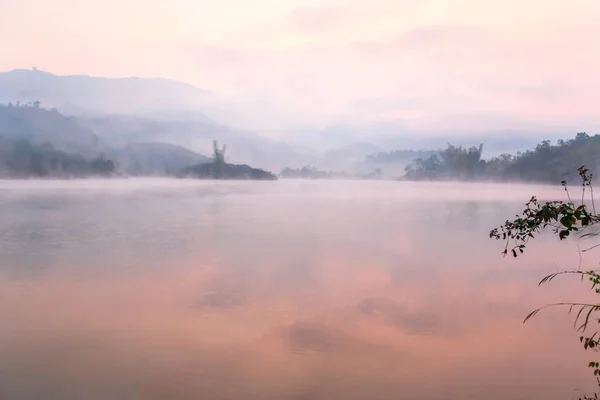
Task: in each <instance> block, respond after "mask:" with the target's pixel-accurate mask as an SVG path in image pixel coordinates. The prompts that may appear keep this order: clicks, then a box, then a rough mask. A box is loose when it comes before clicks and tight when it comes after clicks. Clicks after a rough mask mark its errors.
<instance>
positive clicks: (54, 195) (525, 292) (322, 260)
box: [0, 181, 593, 399]
mask: <svg viewBox="0 0 600 400" xmlns="http://www.w3.org/2000/svg"><path fill="white" fill-rule="evenodd" d="M77 184H78V183H56V184H55V185H64V187H63V188H58V189H56V188H55V189H51V188H46V189H44V190H39V191H36V190H32V189H28V188H31V187H33V185H35V183H33V182H32V183H21V184H20V185H21V187H19V184H17V183H11V185H13V187H12V188H11V189H4V190H2V191H1V192H0V213H1V214H2V215H3V224H2V225H1V226H0V238H1V243H0V256H1V261H2V267H1V268H2V273H1V275H0V276H2V279H1V280H0V320H1V321H3V324H2V326H0V354H2V357H0V398H19V399H65V398H66V399H80V398H86V399H89V398H91V399H94V398H98V399H105V398H111V399H136V398H143V399H147V398H149V399H154V398H156V399H163V398H164V399H166V398H182V399H187V398H190V399H193V398H198V396H199V394H202V396H205V398H223V399H229V398H240V399H253V398H256V399H269V398H273V399H281V398H289V399H338V398H339V399H364V398H370V399H398V398H407V399H412V398H426V399H437V398H440V399H442V398H443V399H464V398H471V397H473V398H492V399H494V398H497V399H525V398H532V396H534V397H544V398H548V399H554V398H556V399H558V398H561V399H562V398H565V397H572V394H573V389H574V388H576V387H585V385H587V384H591V383H593V382H591V381H592V380H593V379H591V377H590V376H588V375H589V374H588V373H587V372H588V371H587V369H586V361H589V360H588V358H589V356H590V355H589V354H587V355H586V354H584V353H583V352H582V351H581V349H580V348H579V343H578V341H577V335H576V333H574V332H573V331H572V330H571V327H570V325H569V322H570V319H569V317H568V316H567V315H565V313H562V312H552V311H550V312H548V313H546V314H544V316H543V317H540V318H539V319H537V320H535V321H533V322H532V323H529V324H527V325H523V324H522V323H521V321H522V318H523V316H524V315H526V314H527V313H528V311H530V310H531V309H532V308H534V307H536V306H538V305H541V304H543V303H544V302H547V301H554V300H576V299H575V298H574V297H573V296H574V295H575V294H578V293H577V292H576V291H574V290H576V289H577V288H578V286H576V285H577V283H576V282H575V283H574V282H570V281H568V280H567V281H563V282H561V283H556V284H553V285H554V286H552V287H550V288H537V287H536V286H535V285H536V283H537V281H538V280H539V279H540V278H541V277H542V276H543V274H544V273H548V272H552V271H553V269H555V267H554V266H553V265H552V262H556V263H557V264H560V265H561V266H565V267H568V266H570V264H573V263H575V264H576V263H577V262H578V256H577V253H576V251H571V250H573V249H575V250H576V248H575V247H574V245H573V244H568V243H566V244H562V245H561V246H563V247H561V246H554V245H551V244H550V243H554V242H547V241H544V240H543V241H541V242H539V243H536V244H535V245H533V246H532V248H531V249H530V252H529V253H528V254H527V257H526V258H524V259H522V260H519V261H515V260H512V259H503V258H502V257H501V256H500V251H501V246H502V245H501V243H498V242H494V241H491V240H489V239H488V238H487V233H488V232H489V229H490V228H491V227H493V226H495V225H496V224H498V223H499V222H502V221H503V220H504V219H506V218H507V217H509V216H510V215H512V214H514V212H516V211H518V210H519V208H520V207H521V205H522V204H523V203H524V202H525V201H526V200H527V199H528V197H529V196H530V195H531V194H535V192H536V191H548V190H549V189H545V188H533V187H532V188H529V187H518V190H517V189H512V196H513V197H512V198H511V197H510V193H508V194H507V190H506V188H505V187H502V186H499V187H495V186H490V185H481V186H478V185H459V184H454V186H452V189H451V190H446V191H441V190H442V189H444V190H445V189H447V188H444V187H441V188H439V187H436V185H431V186H427V185H421V184H420V185H405V184H404V183H397V182H284V181H282V182H275V183H268V184H264V185H262V184H258V185H252V184H247V183H224V184H221V183H218V184H214V183H206V182H189V181H182V182H181V183H179V184H178V185H174V184H173V183H171V182H168V183H166V182H163V181H145V182H144V183H139V181H133V182H132V184H131V185H132V186H133V187H132V188H129V189H127V188H124V187H122V186H119V185H121V183H120V182H108V183H107V182H103V183H94V182H93V181H92V182H88V183H86V184H85V185H87V187H83V188H81V187H76V186H77ZM94 185H97V186H94ZM494 190H496V192H494ZM446 192H448V194H447V193H446ZM556 193H557V194H558V195H560V194H561V192H560V190H558V191H557V192H556ZM494 194H496V197H494ZM434 195H435V196H434ZM511 199H512V201H508V200H511ZM4 217H5V218H4ZM561 249H562V250H561ZM588 378H589V379H588Z"/></svg>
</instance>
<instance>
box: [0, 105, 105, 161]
mask: <svg viewBox="0 0 600 400" xmlns="http://www.w3.org/2000/svg"><path fill="white" fill-rule="evenodd" d="M0 137H3V138H5V139H9V140H28V141H30V142H31V143H33V144H45V143H52V146H54V148H56V149H57V150H59V151H64V152H67V153H74V154H79V155H82V156H86V157H91V156H94V155H96V154H98V153H101V152H104V151H107V150H109V146H107V145H106V144H105V143H104V142H103V141H102V140H100V138H99V137H98V136H97V135H96V134H94V132H93V131H92V130H90V129H88V128H86V127H83V126H82V125H80V124H79V122H78V121H77V120H76V119H75V118H73V117H66V116H64V115H62V114H60V113H59V112H58V111H56V110H45V109H43V108H40V107H39V106H37V104H36V105H33V104H30V105H19V106H17V105H10V106H9V105H0Z"/></svg>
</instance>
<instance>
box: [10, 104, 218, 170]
mask: <svg viewBox="0 0 600 400" xmlns="http://www.w3.org/2000/svg"><path fill="white" fill-rule="evenodd" d="M108 123H110V120H109V121H108ZM98 130H100V129H98ZM117 132H118V131H117ZM103 133H104V132H103ZM115 134H117V133H115ZM107 136H108V137H109V139H110V135H107ZM125 136H126V135H125ZM148 136H151V135H148ZM143 137H144V135H140V136H139V137H136V138H140V139H143ZM0 139H2V140H4V142H3V145H4V148H5V153H3V154H4V156H5V158H6V157H8V156H7V154H9V153H11V154H12V151H13V150H15V149H17V150H18V149H20V148H21V147H22V146H21V147H14V146H13V144H14V143H25V142H26V143H27V145H28V146H29V147H30V149H29V150H28V151H29V152H33V153H35V152H38V150H39V151H42V152H45V154H44V157H46V158H48V157H49V159H54V158H56V157H59V156H60V157H62V158H65V159H66V158H69V157H70V158H73V165H80V166H81V168H84V166H83V164H82V163H81V162H79V161H77V160H80V159H81V160H88V161H89V160H92V159H95V158H97V157H100V156H102V155H104V156H106V157H108V158H109V159H110V160H111V161H114V162H115V164H116V168H117V170H119V171H120V172H124V173H127V174H133V175H166V174H173V173H175V172H176V171H179V170H181V169H182V168H184V167H187V166H191V165H196V164H199V163H203V162H208V161H210V159H209V158H208V157H205V156H203V155H200V154H198V153H196V152H193V151H191V150H189V149H186V148H184V147H182V146H178V145H174V144H169V143H158V142H143V141H139V142H133V143H130V142H129V141H128V140H126V139H127V137H125V138H123V139H124V140H121V141H109V140H104V138H102V137H100V136H99V135H96V133H95V131H94V130H92V129H90V128H89V127H88V126H83V125H82V123H81V118H75V117H68V116H65V115H62V114H61V113H59V112H58V111H56V110H46V109H43V108H41V107H40V106H39V105H38V104H37V103H36V104H25V105H21V104H19V105H16V104H15V105H10V106H9V105H0ZM11 146H12V147H11ZM7 148H10V149H12V150H10V151H8V150H6V149H7ZM59 152H61V153H64V154H62V155H58V153H59ZM33 153H32V154H33ZM50 156H51V157H50ZM55 156H56V157H55ZM60 157H59V158H60ZM75 159H77V160H75ZM0 161H1V160H0ZM69 168H71V167H69ZM73 168H75V167H73ZM73 171H74V170H73V169H72V170H71V172H73Z"/></svg>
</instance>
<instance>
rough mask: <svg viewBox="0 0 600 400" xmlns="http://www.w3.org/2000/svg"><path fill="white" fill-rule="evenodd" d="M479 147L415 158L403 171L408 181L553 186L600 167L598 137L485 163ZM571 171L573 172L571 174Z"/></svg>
mask: <svg viewBox="0 0 600 400" xmlns="http://www.w3.org/2000/svg"><path fill="white" fill-rule="evenodd" d="M482 152H483V144H482V145H480V146H479V147H470V148H464V147H461V146H459V147H456V146H452V145H450V144H449V145H448V147H447V148H446V149H444V150H440V151H438V152H436V153H434V154H432V155H430V156H429V157H427V158H418V159H416V160H414V161H413V162H412V163H411V164H409V165H408V166H407V167H406V175H405V177H406V178H407V179H410V180H440V179H461V180H519V181H530V182H548V183H555V182H560V181H562V180H570V179H573V178H576V171H577V168H578V167H580V166H582V165H586V166H587V167H588V168H589V169H590V170H591V171H596V170H597V169H598V167H600V163H599V159H600V135H594V136H589V135H588V134H587V133H584V132H580V133H578V134H577V135H576V136H575V137H574V138H573V139H570V140H559V141H557V143H556V144H551V143H550V141H549V140H544V141H542V142H541V143H539V144H538V145H537V146H536V148H535V149H533V150H527V151H525V152H522V153H517V154H516V155H510V154H503V155H500V156H498V157H494V158H491V159H488V160H485V159H483V158H482ZM574 171H575V172H574Z"/></svg>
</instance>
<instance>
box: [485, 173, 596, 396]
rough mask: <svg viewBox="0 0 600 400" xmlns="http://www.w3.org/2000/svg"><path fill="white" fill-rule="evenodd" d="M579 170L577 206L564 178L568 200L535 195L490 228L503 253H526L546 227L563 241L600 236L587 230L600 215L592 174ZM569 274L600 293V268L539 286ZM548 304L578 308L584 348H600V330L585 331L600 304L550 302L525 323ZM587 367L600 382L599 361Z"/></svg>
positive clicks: (593, 319)
mask: <svg viewBox="0 0 600 400" xmlns="http://www.w3.org/2000/svg"><path fill="white" fill-rule="evenodd" d="M577 172H578V174H579V177H580V178H581V181H582V194H581V203H580V204H578V205H576V204H575V203H574V202H573V200H572V198H571V195H570V193H569V190H568V188H567V183H566V182H565V181H563V182H562V183H561V184H562V186H563V187H564V189H565V192H566V195H567V201H548V202H545V203H541V202H539V201H538V199H537V198H536V197H535V196H534V197H532V198H531V199H530V200H529V201H528V202H527V203H526V205H525V210H524V211H523V212H522V213H521V215H516V216H515V219H514V220H512V221H511V220H507V221H506V222H505V223H504V224H503V225H502V226H500V227H499V228H495V229H492V230H491V231H490V238H493V239H496V240H504V241H505V246H504V251H503V252H502V254H503V255H504V256H506V255H507V254H508V253H509V252H510V253H511V254H512V255H513V257H517V256H519V255H520V254H523V252H524V251H525V248H526V246H527V244H528V243H529V240H531V239H533V238H535V237H536V236H537V235H538V234H540V233H541V232H542V231H543V230H545V229H551V230H552V232H553V233H554V234H556V235H558V237H559V239H560V240H565V239H567V238H568V237H569V236H571V234H573V235H577V236H578V237H579V238H581V239H589V238H593V237H596V236H598V235H600V232H598V231H595V232H594V231H592V232H588V231H589V230H590V228H591V227H592V226H594V225H595V224H597V223H598V222H600V216H599V215H598V214H597V213H596V206H595V203H594V191H593V186H592V174H591V173H590V172H589V170H588V169H587V168H585V167H583V166H582V167H580V168H579V169H578V170H577ZM588 190H589V193H590V203H591V209H592V211H591V212H590V211H589V209H588V205H587V204H586V203H585V195H586V191H588ZM599 246H600V244H596V245H594V246H591V247H589V248H587V249H584V250H582V251H581V252H586V251H589V250H592V249H594V248H596V247H599ZM567 274H575V275H581V279H582V281H583V280H584V279H585V278H587V279H588V280H589V281H590V282H591V289H592V290H594V291H595V292H596V294H600V271H599V270H589V271H582V270H581V269H577V270H570V271H559V272H555V273H552V274H550V275H548V276H546V277H544V278H543V279H542V280H541V281H540V282H539V285H542V284H545V283H549V282H551V281H552V280H553V279H554V278H556V277H557V276H560V275H567ZM549 307H569V313H571V312H573V310H577V309H578V310H579V311H578V312H577V315H576V317H575V322H574V327H575V328H576V330H577V332H581V333H582V336H580V339H579V340H580V342H581V343H582V344H583V348H584V349H585V350H588V349H591V350H593V351H598V350H599V348H600V330H596V331H595V332H593V333H592V334H591V335H584V334H583V333H584V332H586V330H587V328H588V327H589V325H590V323H591V322H593V321H595V322H597V323H600V318H597V317H595V314H596V313H597V312H598V311H600V304H592V303H575V302H561V303H554V304H548V305H545V306H543V307H540V308H538V309H536V310H533V311H532V312H531V313H529V315H527V317H525V319H524V321H523V323H525V322H527V321H529V320H530V319H531V318H533V317H535V316H536V315H537V314H538V313H539V312H540V311H542V310H544V309H546V308H549ZM588 366H589V367H590V368H592V369H593V370H594V376H596V377H597V380H598V383H599V385H600V363H599V362H596V361H592V362H590V363H589V364H588ZM593 399H594V400H597V399H598V394H595V395H594V397H588V396H584V397H583V398H582V399H580V400H593Z"/></svg>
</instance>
